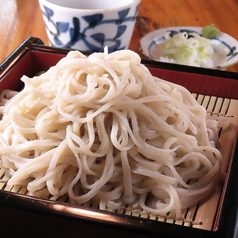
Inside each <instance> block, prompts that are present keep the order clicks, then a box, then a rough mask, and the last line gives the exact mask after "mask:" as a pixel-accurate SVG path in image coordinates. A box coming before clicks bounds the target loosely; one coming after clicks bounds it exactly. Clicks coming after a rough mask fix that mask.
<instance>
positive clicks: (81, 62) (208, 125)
mask: <svg viewBox="0 0 238 238" xmlns="http://www.w3.org/2000/svg"><path fill="white" fill-rule="evenodd" d="M191 80H192V79H191ZM22 81H23V82H24V84H25V86H24V88H23V90H22V91H21V92H19V93H15V94H16V95H12V94H14V92H11V91H4V92H2V94H1V98H2V106H1V107H0V108H1V112H0V113H1V121H0V161H1V162H0V164H1V167H2V169H4V171H6V173H7V174H8V175H9V176H10V179H9V181H8V184H10V185H21V186H26V187H27V190H28V192H29V194H30V195H33V196H41V195H42V194H45V193H49V194H50V197H51V199H53V200H57V199H58V198H59V197H61V196H63V195H65V196H68V197H69V202H71V203H74V204H84V203H87V202H92V203H96V204H98V205H99V208H100V209H103V210H113V211H114V210H116V209H118V207H120V206H121V205H125V206H131V207H132V208H135V207H139V208H141V209H142V210H144V211H147V212H148V213H152V214H166V213H168V212H173V213H175V214H176V215H177V217H179V216H180V215H181V210H182V209H184V208H187V207H188V206H190V205H191V204H193V203H196V202H198V201H199V200H201V199H203V198H204V197H205V196H207V195H208V193H209V192H210V191H211V189H212V187H214V184H215V183H216V181H217V178H218V177H219V176H218V175H219V171H220V160H221V155H220V153H219V151H218V150H217V149H216V148H215V146H214V138H215V137H216V129H217V127H218V123H217V121H215V120H208V119H207V118H206V110H205V109H204V108H203V107H202V106H200V105H199V104H198V103H197V102H196V100H195V99H194V97H193V96H192V95H191V93H190V92H189V91H187V90H186V89H185V88H183V87H181V86H179V85H176V84H173V83H169V82H166V81H164V80H162V79H159V78H156V77H154V76H152V75H151V74H150V72H149V70H148V69H147V68H146V67H145V66H144V65H142V64H141V59H140V57H139V56H138V55H137V54H136V53H134V52H132V51H129V50H122V51H117V52H114V53H111V54H108V53H107V52H106V51H105V52H104V53H93V54H91V55H90V56H88V57H86V56H84V55H83V54H81V53H80V52H78V51H72V52H70V53H69V54H68V55H67V56H66V57H65V58H63V59H62V60H60V61H59V62H58V63H57V65H55V66H53V67H51V68H50V69H49V70H48V71H47V72H45V73H43V74H41V75H40V76H35V77H33V78H28V77H26V76H23V77H22Z"/></svg>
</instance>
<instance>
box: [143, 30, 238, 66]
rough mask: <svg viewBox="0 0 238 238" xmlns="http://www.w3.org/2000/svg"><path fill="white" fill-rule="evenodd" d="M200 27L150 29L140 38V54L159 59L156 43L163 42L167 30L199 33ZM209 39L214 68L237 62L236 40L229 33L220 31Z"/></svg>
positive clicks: (237, 47) (237, 43)
mask: <svg viewBox="0 0 238 238" xmlns="http://www.w3.org/2000/svg"><path fill="white" fill-rule="evenodd" d="M201 30H202V27H188V26H180V27H168V28H161V29H158V30H155V31H152V32H150V33H148V34H147V35H145V36H144V37H142V38H141V40H140V50H141V52H142V54H144V55H145V56H146V57H148V58H150V59H152V60H154V61H161V60H160V57H161V54H160V52H159V50H158V44H161V43H163V42H165V41H166V40H165V37H164V35H165V34H166V33H167V32H168V31H173V32H177V33H180V32H184V31H186V32H188V33H191V32H196V33H198V34H199V35H201ZM209 40H211V45H212V47H213V50H214V54H213V55H212V56H211V58H212V60H213V62H214V67H212V68H214V69H225V68H227V67H229V66H231V65H233V64H236V63H237V62H238V41H237V40H236V39H234V38H233V37H231V36H230V35H228V34H226V33H223V32H220V33H219V34H218V36H217V37H216V38H214V39H209Z"/></svg>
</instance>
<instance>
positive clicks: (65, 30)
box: [39, 0, 141, 53]
mask: <svg viewBox="0 0 238 238" xmlns="http://www.w3.org/2000/svg"><path fill="white" fill-rule="evenodd" d="M140 1H141V0H119V1H118V0H66V1H65V0H39V4H40V7H41V11H42V15H43V19H44V22H45V26H46V32H47V35H48V39H49V43H50V45H51V46H53V47H61V48H70V49H76V50H79V51H82V52H83V51H84V52H103V51H104V47H106V46H107V47H108V51H109V53H110V52H113V51H116V50H121V49H126V48H128V46H129V43H130V40H131V36H132V33H133V29H134V25H135V21H136V15H137V12H138V8H139V4H140Z"/></svg>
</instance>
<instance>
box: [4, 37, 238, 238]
mask: <svg viewBox="0 0 238 238" xmlns="http://www.w3.org/2000/svg"><path fill="white" fill-rule="evenodd" d="M67 53H68V50H67V49H58V48H52V47H48V46H44V44H43V42H42V41H41V40H40V39H38V38H33V37H29V38H27V39H26V40H25V41H24V42H23V43H22V44H21V45H20V46H19V47H18V48H17V49H16V50H15V51H14V52H13V53H12V54H11V55H10V56H9V57H8V58H7V59H6V60H5V61H4V62H3V63H2V64H1V65H0V91H2V90H4V89H12V90H20V89H21V88H22V86H23V84H22V82H21V81H20V78H21V77H22V76H23V75H27V76H33V75H35V74H36V73H38V72H40V71H42V70H47V69H48V68H49V67H51V66H53V65H55V64H56V63H57V62H58V61H59V60H60V59H61V58H62V57H64V56H65V55H66V54H67ZM142 63H143V64H145V65H146V66H147V67H148V68H149V69H150V71H151V73H152V74H153V75H155V76H157V77H160V78H163V79H165V80H168V81H171V82H174V83H177V84H180V85H183V86H184V87H186V88H187V89H188V90H189V91H190V92H191V93H193V95H194V97H195V98H196V99H197V101H199V103H200V104H201V105H203V106H204V107H206V109H207V111H208V113H210V114H217V115H218V116H219V115H222V116H226V117H229V120H230V126H229V128H228V129H225V130H222V129H221V131H220V137H219V142H220V150H221V152H222V154H223V156H224V160H225V162H224V163H223V167H222V172H223V173H224V175H225V176H224V181H223V182H222V183H221V185H220V186H218V188H216V189H215V192H214V194H213V195H212V196H211V197H209V198H208V199H206V200H205V201H203V202H200V203H199V204H197V205H196V206H194V207H191V208H189V209H188V210H187V211H186V213H185V214H184V219H175V218H174V217H171V216H169V215H168V216H166V217H160V216H152V215H150V214H145V213H143V212H141V211H138V210H131V209H127V208H121V209H120V211H119V210H118V211H115V212H107V211H101V210H99V209H97V208H94V207H90V206H76V205H72V204H68V203H67V202H65V201H63V200H60V201H51V200H49V199H48V198H37V197H31V196H29V195H27V191H26V190H25V189H24V188H19V187H16V186H15V187H9V186H8V185H7V183H6V180H7V177H6V175H5V174H4V172H3V171H1V170H0V234H1V236H3V237H22V236H24V237H28V236H29V237H70V238H71V237H114V238H115V237H120V238H121V237H139V238H140V237H141V238H144V237H148V238H150V237H151V238H152V237H158V238H159V237H161V238H164V237H166V238H172V237H173V238H235V237H236V236H237V224H238V219H237V218H238V146H237V145H238V144H237V131H238V74H237V73H233V72H228V71H218V70H209V69H202V68H196V67H188V66H181V65H174V64H167V63H158V62H151V61H144V60H142ZM0 149H1V148H0ZM1 179H2V182H1ZM4 181H5V182H4Z"/></svg>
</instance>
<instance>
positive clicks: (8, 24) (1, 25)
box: [0, 0, 238, 72]
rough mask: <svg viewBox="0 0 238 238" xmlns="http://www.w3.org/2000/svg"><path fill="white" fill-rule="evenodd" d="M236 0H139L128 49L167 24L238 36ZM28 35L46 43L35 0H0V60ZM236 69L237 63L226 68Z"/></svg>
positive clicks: (134, 46) (136, 47) (135, 47)
mask: <svg viewBox="0 0 238 238" xmlns="http://www.w3.org/2000/svg"><path fill="white" fill-rule="evenodd" d="M237 13H238V0H225V1H222V0H199V1H196V0H142V2H141V5H140V9H139V14H138V19H140V20H137V23H136V27H135V29H134V33H133V36H132V40H131V44H130V49H131V50H134V51H136V52H138V53H139V50H138V42H139V40H140V38H141V37H142V36H143V34H145V33H147V32H148V31H152V30H155V29H158V28H164V27H170V26H200V27H202V26H205V25H208V24H212V23H214V24H215V25H216V26H217V27H218V28H219V29H220V30H221V31H223V32H225V33H227V34H230V35H231V36H233V37H234V38H236V39H238V14H237ZM28 36H33V37H39V38H40V39H41V40H42V41H43V42H44V44H45V45H48V40H47V36H46V33H45V28H44V23H43V19H42V16H41V11H40V8H39V4H38V0H0V63H1V62H2V61H3V60H4V59H5V58H6V57H7V56H8V55H9V54H10V53H11V52H12V51H13V50H14V49H15V48H16V47H17V46H18V45H19V44H20V43H21V42H22V41H23V40H25V39H26V38H27V37H28ZM227 70H228V71H233V72H238V64H236V65H233V66H231V67H229V68H227Z"/></svg>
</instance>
